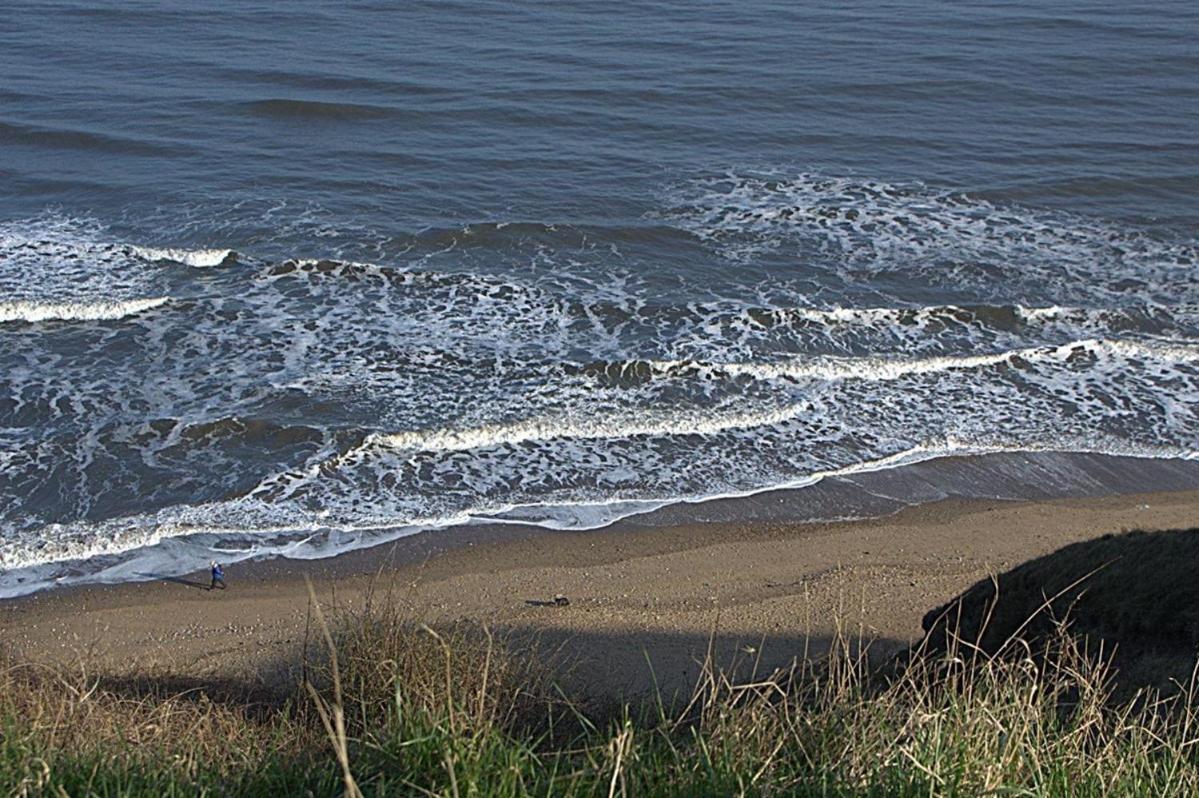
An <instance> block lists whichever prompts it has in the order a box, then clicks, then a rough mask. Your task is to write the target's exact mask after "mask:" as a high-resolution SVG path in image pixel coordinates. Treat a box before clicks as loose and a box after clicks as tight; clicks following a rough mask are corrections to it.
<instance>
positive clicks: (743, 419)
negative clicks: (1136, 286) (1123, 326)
mask: <svg viewBox="0 0 1199 798" xmlns="http://www.w3.org/2000/svg"><path fill="white" fill-rule="evenodd" d="M1079 350H1084V351H1090V352H1096V351H1103V350H1108V351H1112V352H1116V353H1118V354H1120V355H1121V356H1124V357H1148V358H1158V359H1161V358H1163V357H1165V358H1169V359H1171V360H1174V361H1182V362H1199V348H1195V347H1186V346H1166V345H1160V344H1152V345H1151V344H1142V343H1134V342H1129V341H1104V340H1098V339H1087V340H1082V341H1075V342H1072V343H1068V344H1063V345H1061V346H1057V347H1033V348H1028V349H1018V350H1013V351H1008V352H996V353H993V354H985V355H967V356H963V357H951V356H942V357H931V358H919V359H914V360H899V359H886V358H838V357H822V358H813V359H807V360H800V359H796V360H792V361H784V362H780V363H775V364H770V363H720V364H702V363H696V362H689V361H648V363H649V365H650V366H651V368H654V369H655V370H656V371H658V372H660V373H663V374H667V373H677V372H678V371H679V370H681V369H682V370H685V369H694V370H710V371H712V372H716V373H719V372H724V373H727V374H732V375H747V376H750V377H753V378H755V379H777V378H788V379H796V378H817V379H825V380H846V379H855V380H863V381H870V382H883V381H889V380H895V379H900V378H903V377H907V376H912V375H921V374H930V373H937V372H945V371H952V370H959V369H971V368H979V367H982V366H990V365H998V364H1001V363H1010V362H1011V361H1012V360H1013V359H1014V358H1021V359H1023V360H1026V361H1028V362H1030V363H1037V362H1052V361H1059V362H1060V361H1064V360H1066V359H1067V358H1068V357H1070V356H1071V355H1072V354H1074V353H1076V352H1078V351H1079ZM806 409H807V404H806V403H803V402H800V403H795V404H790V405H787V406H784V407H777V408H773V409H771V410H767V411H760V412H749V413H729V414H723V415H719V414H710V413H706V414H702V415H701V414H698V413H694V412H684V413H677V412H674V413H669V414H653V415H649V416H645V415H639V416H611V417H608V418H602V417H600V418H596V417H594V416H591V417H587V418H580V417H575V416H559V417H550V418H533V419H525V420H520V421H514V422H511V423H506V424H485V425H481V426H478V427H468V428H464V429H433V430H403V431H398V432H389V433H372V434H371V435H368V436H367V437H366V439H365V440H364V441H363V443H362V444H361V446H359V447H358V448H356V449H354V450H351V451H350V452H347V453H346V454H344V455H341V456H340V457H339V458H338V462H339V463H341V462H352V461H354V460H355V459H356V455H357V454H358V453H360V452H361V451H362V450H364V449H366V448H369V447H371V446H379V447H384V448H388V449H395V450H402V451H413V452H418V451H425V452H445V451H468V450H471V449H479V448H488V447H492V446H499V445H504V444H519V443H526V442H530V441H543V440H559V439H574V440H595V439H607V438H628V437H635V436H643V435H648V436H669V435H710V434H715V433H720V432H725V431H728V430H732V429H753V428H757V427H764V426H771V425H774V424H780V423H783V422H786V421H789V420H791V419H794V418H796V417H797V416H799V415H800V414H801V413H803V412H805V410H806Z"/></svg>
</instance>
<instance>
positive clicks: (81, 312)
mask: <svg viewBox="0 0 1199 798" xmlns="http://www.w3.org/2000/svg"><path fill="white" fill-rule="evenodd" d="M169 301H170V297H165V296H160V297H152V298H148V299H127V300H122V301H111V302H57V303H56V302H36V301H30V300H17V301H14V302H0V322H14V321H24V322H39V321H57V320H63V321H104V320H111V319H120V318H124V317H125V316H132V315H134V314H136V313H143V312H145V311H147V310H150V309H152V308H156V307H160V306H162V305H165V304H166V303H167V302H169Z"/></svg>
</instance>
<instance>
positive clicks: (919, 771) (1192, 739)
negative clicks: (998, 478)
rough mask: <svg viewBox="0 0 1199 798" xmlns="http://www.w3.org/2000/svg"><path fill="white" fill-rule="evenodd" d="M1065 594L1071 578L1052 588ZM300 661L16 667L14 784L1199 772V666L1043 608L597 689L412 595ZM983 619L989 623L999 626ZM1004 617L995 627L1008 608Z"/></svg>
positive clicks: (1142, 783) (1088, 779)
mask: <svg viewBox="0 0 1199 798" xmlns="http://www.w3.org/2000/svg"><path fill="white" fill-rule="evenodd" d="M1041 603H1042V605H1043V606H1042V608H1041V610H1042V611H1047V610H1046V608H1047V607H1051V605H1052V601H1042V602H1041ZM317 610H318V611H317V612H316V617H314V623H313V630H314V632H313V635H312V638H311V640H310V642H309V645H308V646H306V652H305V653H304V654H303V655H302V660H301V661H300V662H299V663H297V665H298V667H297V673H298V674H299V676H298V678H297V684H296V685H294V686H291V687H288V688H286V689H282V690H280V691H278V692H262V691H256V690H252V689H250V688H248V687H244V686H240V685H237V684H204V685H200V684H190V683H188V682H185V681H179V680H171V679H169V678H166V677H161V676H160V677H150V676H146V677H144V678H141V679H113V678H110V677H105V676H103V675H97V674H93V673H90V672H89V671H88V670H87V669H86V668H84V667H78V668H76V669H73V670H71V669H43V668H34V667H31V666H28V665H22V664H16V663H12V664H9V665H8V666H7V667H5V668H4V669H3V670H2V671H0V789H3V790H4V791H6V792H7V793H8V794H11V795H22V796H25V795H29V796H34V795H55V796H62V795H72V796H74V795H104V796H117V795H154V796H163V795H180V796H183V795H187V796H194V795H264V796H266V795H270V796H280V795H297V796H304V795H312V796H336V795H347V796H358V795H363V796H374V795H380V796H381V795H396V796H401V795H402V796H408V795H437V796H472V795H473V796H492V795H496V796H506V795H512V796H517V795H565V796H576V795H577V796H615V795H622V796H633V795H678V796H726V795H800V796H803V795H812V796H835V795H874V796H979V795H1068V796H1118V795H1129V796H1134V795H1135V796H1140V795H1179V796H1183V795H1195V794H1199V751H1197V748H1196V746H1197V745H1199V713H1197V712H1196V708H1197V707H1199V703H1197V701H1196V699H1197V698H1199V685H1197V684H1196V681H1195V678H1194V677H1193V676H1192V678H1190V679H1188V680H1184V681H1182V682H1181V683H1177V684H1175V685H1174V689H1173V690H1172V691H1171V692H1169V693H1168V694H1167V693H1163V692H1160V691H1158V690H1155V689H1141V690H1137V691H1134V692H1132V693H1131V694H1130V695H1127V696H1122V695H1121V694H1119V693H1117V692H1115V688H1116V686H1117V673H1116V672H1115V671H1114V670H1113V667H1112V660H1111V657H1110V656H1109V655H1108V654H1107V653H1105V652H1106V649H1104V648H1103V647H1100V646H1094V645H1092V644H1091V642H1090V641H1089V639H1088V638H1085V637H1082V636H1079V635H1077V634H1073V633H1072V630H1071V628H1070V627H1069V625H1067V624H1064V623H1055V622H1051V621H1050V622H1045V623H1048V626H1046V625H1045V623H1043V622H1042V621H1040V620H1038V621H1037V622H1036V624H1027V625H1025V627H1024V628H1033V626H1034V625H1035V626H1036V628H1037V629H1038V630H1039V631H1038V637H1037V639H1036V641H1035V644H1034V643H1033V642H1031V641H1029V640H1028V639H1026V638H1024V637H1021V636H1020V635H1009V636H1008V638H1007V639H1006V641H1005V642H1003V643H1002V644H997V645H995V646H992V647H990V648H988V649H984V648H983V647H981V646H978V645H976V644H975V640H977V639H979V637H974V638H971V639H963V637H962V636H960V635H957V636H955V635H953V634H952V633H944V630H943V629H942V632H943V637H944V640H943V641H942V640H938V641H937V645H936V646H931V647H929V648H927V649H918V650H916V651H914V652H911V654H910V655H909V656H906V657H904V658H903V659H902V660H896V661H893V662H891V663H889V664H888V665H886V666H885V667H877V666H871V665H870V664H869V663H868V661H867V659H866V657H865V656H864V655H863V654H862V653H861V652H860V651H859V647H858V646H856V645H853V644H852V642H853V641H848V640H842V641H840V643H839V644H838V645H835V646H834V647H833V650H832V653H831V654H830V655H829V656H828V657H827V658H826V659H825V660H822V661H821V662H819V663H813V662H801V663H799V664H797V665H796V666H795V667H794V668H792V669H790V670H787V671H784V672H776V673H772V674H769V675H765V676H752V677H750V678H749V679H747V680H746V681H743V682H735V681H733V680H732V679H731V678H729V677H728V676H726V675H724V674H722V673H721V672H720V671H719V670H718V669H716V668H715V667H712V663H711V662H708V663H706V665H707V666H706V667H705V668H704V671H703V676H702V678H701V679H700V680H699V682H698V684H697V685H696V686H695V691H694V695H693V697H692V699H691V701H690V702H689V703H688V704H686V705H685V706H680V707H677V708H674V709H671V710H668V709H667V708H666V707H663V706H661V705H659V704H655V703H653V702H650V703H648V704H647V705H645V706H624V707H620V708H618V709H616V710H615V711H604V712H602V713H600V712H598V711H596V710H589V709H588V706H589V705H588V704H587V703H585V702H583V701H581V700H579V697H577V696H568V695H564V694H562V693H561V691H560V690H559V689H558V688H557V687H556V686H555V684H554V682H553V681H552V679H551V677H552V675H553V673H554V672H555V671H554V669H553V668H547V667H546V665H545V663H544V662H543V661H540V660H538V659H535V658H534V656H533V655H522V654H517V653H514V649H513V648H511V647H509V646H506V645H505V642H504V641H502V640H496V639H494V638H493V637H491V636H490V635H489V634H488V633H487V632H486V630H479V629H473V630H472V629H468V628H462V627H459V628H451V629H442V630H436V631H435V630H431V629H428V628H425V627H421V626H419V625H417V624H413V623H412V622H410V619H409V616H408V615H407V614H406V613H405V611H404V610H403V609H402V608H401V607H400V606H399V605H398V604H396V603H393V602H390V601H381V602H377V603H375V604H374V605H373V606H369V607H368V608H367V609H364V610H362V611H360V612H358V613H355V614H351V613H345V612H343V613H337V614H335V615H334V617H331V618H329V619H325V618H324V617H323V616H322V615H320V613H319V608H317ZM976 631H977V630H976ZM982 631H983V635H982V636H983V637H985V631H986V630H985V628H984V629H983V630H982Z"/></svg>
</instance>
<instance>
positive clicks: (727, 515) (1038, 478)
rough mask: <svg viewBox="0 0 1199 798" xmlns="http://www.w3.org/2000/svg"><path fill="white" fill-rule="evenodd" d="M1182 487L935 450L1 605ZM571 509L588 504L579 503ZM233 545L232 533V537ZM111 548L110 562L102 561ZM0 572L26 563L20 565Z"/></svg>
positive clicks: (133, 569)
mask: <svg viewBox="0 0 1199 798" xmlns="http://www.w3.org/2000/svg"><path fill="white" fill-rule="evenodd" d="M1191 489H1199V460H1189V459H1184V458H1164V457H1163V458H1157V457H1145V456H1140V455H1118V454H1106V453H1102V454H1101V453H1094V452H1062V451H1052V450H1049V451H1044V450H1016V451H998V452H985V453H981V454H970V455H964V454H955V455H938V456H935V457H930V458H928V459H917V460H914V461H911V462H904V463H902V464H900V465H894V466H888V467H885V468H864V469H862V470H850V471H847V472H846V473H843V474H834V475H828V476H824V477H821V478H820V479H817V480H816V481H814V482H812V483H809V484H802V485H791V486H782V487H774V488H769V487H768V488H761V489H755V490H751V491H747V492H745V493H742V494H734V495H729V496H719V495H716V496H709V497H705V498H702V499H689V498H680V499H676V500H671V501H663V502H661V503H659V506H658V507H657V508H655V509H644V510H636V511H631V512H630V513H629V514H627V515H617V516H616V518H615V520H612V521H610V522H604V523H599V524H597V525H586V526H580V527H577V528H571V527H558V526H554V525H547V524H543V523H536V522H525V521H521V520H520V519H519V517H518V516H517V515H516V514H515V513H512V514H510V515H509V517H507V518H496V519H487V518H479V519H476V520H473V521H468V522H465V523H453V524H449V525H447V526H437V527H424V528H418V529H409V528H404V527H396V528H395V529H394V530H390V531H389V530H386V529H383V530H379V531H377V532H369V531H362V532H353V533H349V534H350V536H351V537H353V536H355V535H363V536H366V539H365V540H352V541H351V542H349V543H344V544H342V547H341V548H340V549H339V550H336V551H333V552H330V553H325V554H323V555H321V556H312V557H305V556H288V555H284V554H280V553H278V552H276V551H273V550H272V549H266V550H263V551H261V552H246V553H244V554H243V553H238V552H237V550H236V549H234V550H229V549H224V550H222V549H219V548H216V549H214V548H210V546H213V545H215V546H220V545H230V543H229V542H228V541H225V540H222V535H221V534H217V533H193V534H189V535H182V536H179V537H167V538H164V539H163V540H161V541H160V542H159V543H156V544H154V545H152V546H149V547H146V548H143V549H133V550H131V551H130V552H127V553H120V554H115V555H97V556H96V557H95V558H93V559H92V560H86V561H66V563H65V564H66V565H67V566H68V567H69V570H75V571H82V570H85V569H87V568H88V567H89V563H90V564H91V567H96V566H97V565H98V567H99V568H100V570H99V571H96V572H92V573H82V575H81V577H80V576H77V577H74V578H72V577H67V581H63V582H62V583H60V584H49V585H45V586H39V587H35V588H34V589H32V590H30V591H28V592H21V593H16V594H9V595H0V605H2V604H3V603H4V602H9V601H19V600H23V599H26V598H29V597H30V596H34V595H38V594H42V593H46V592H54V593H61V592H64V591H65V592H69V591H73V590H80V589H86V588H88V587H96V586H104V585H118V584H126V583H136V582H147V581H159V580H170V579H173V578H175V579H177V578H181V577H184V576H187V575H188V574H189V573H194V571H190V570H187V569H184V568H180V567H179V564H180V561H183V562H187V563H195V564H199V563H204V564H207V562H208V561H209V560H211V559H217V560H219V561H221V562H222V563H223V564H226V565H235V566H236V567H237V569H238V570H239V571H244V570H246V569H250V570H251V571H252V572H253V574H255V575H256V576H260V575H271V574H276V573H280V572H282V573H296V572H299V571H303V572H320V573H325V572H329V573H337V574H347V573H350V574H355V573H365V572H369V571H370V570H372V568H373V566H372V565H371V564H372V563H374V562H375V561H376V560H377V558H378V556H379V552H380V551H384V550H386V551H388V552H390V553H391V554H390V555H389V556H390V559H389V562H392V563H397V562H398V563H410V562H414V561H419V560H423V559H427V558H429V557H433V556H438V555H440V554H443V553H445V552H447V551H451V550H453V549H456V548H459V547H462V546H473V545H475V544H477V543H493V542H503V541H513V540H524V539H526V538H528V537H532V536H538V535H543V534H594V533H596V532H601V531H610V530H621V529H645V528H662V527H675V526H690V525H695V524H709V523H724V524H737V523H757V522H786V523H805V524H820V523H830V522H836V521H845V520H867V519H872V518H884V517H886V516H889V515H893V514H895V513H897V512H900V511H902V510H905V509H908V508H911V507H916V506H920V505H922V504H929V503H935V502H938V501H944V500H954V499H959V500H967V501H969V500H976V499H977V500H987V501H991V500H999V501H1040V500H1047V499H1059V498H1085V497H1099V496H1108V495H1128V494H1133V493H1145V492H1153V493H1156V492H1172V491H1180V490H1191ZM646 503H647V504H654V503H655V502H646ZM580 507H581V508H583V509H585V508H586V506H585V505H581V506H580ZM320 534H323V533H320ZM332 534H345V533H332ZM371 536H374V537H375V539H371ZM243 542H244V541H241V540H238V541H237V543H238V544H240V543H243ZM397 555H398V558H397ZM114 557H115V558H116V559H115V562H112V561H110V562H108V563H107V564H105V561H106V560H110V559H111V558H114ZM156 557H157V558H158V559H160V560H165V561H166V565H165V567H152V563H153V562H154V560H155V558H156ZM364 563H365V565H364ZM50 565H51V566H54V565H61V564H55V563H51V564H50ZM32 567H33V568H37V567H38V566H32ZM9 570H10V571H13V572H16V573H26V572H27V570H26V568H24V567H19V568H14V569H9ZM105 575H106V576H107V578H105Z"/></svg>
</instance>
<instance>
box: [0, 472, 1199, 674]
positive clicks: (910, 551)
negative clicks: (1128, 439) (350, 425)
mask: <svg viewBox="0 0 1199 798" xmlns="http://www.w3.org/2000/svg"><path fill="white" fill-rule="evenodd" d="M1196 518H1199V491H1177V492H1168V493H1138V494H1133V495H1123V496H1109V497H1102V498H1084V499H1059V500H1048V501H1024V502H1012V501H983V500H946V501H941V502H936V503H931V504H926V505H922V506H918V507H913V508H909V509H906V510H903V511H901V512H899V513H896V514H894V515H891V516H888V517H884V518H878V519H873V520H862V521H849V522H839V523H819V524H813V523H807V524H804V523H787V522H754V523H708V524H690V525H681V526H673V527H667V528H652V529H647V528H635V527H631V526H626V527H619V528H613V529H610V530H604V531H597V532H587V533H550V532H545V531H534V530H516V531H513V530H512V529H511V528H508V529H503V530H500V532H501V533H502V534H493V535H492V536H491V537H490V538H488V536H486V535H484V534H480V532H479V531H478V530H476V531H475V537H474V539H462V540H458V541H457V542H456V543H455V544H454V545H449V542H450V541H451V540H452V539H453V535H452V534H449V533H434V534H431V535H424V536H417V537H414V538H409V539H405V540H402V541H400V542H398V543H394V544H390V545H387V546H381V547H377V548H375V549H370V550H366V551H360V552H355V553H351V554H348V555H344V556H342V557H338V558H335V559H331V560H325V561H316V562H293V561H269V562H261V563H245V564H241V565H237V566H234V567H232V568H230V569H229V589H228V590H226V591H220V590H217V591H208V590H206V589H205V588H206V587H207V575H206V574H205V573H198V574H196V575H193V576H191V577H187V578H182V579H170V580H162V581H157V582H145V583H137V584H122V585H112V586H95V587H83V588H73V589H65V590H60V591H50V592H45V593H41V594H37V595H34V596H30V597H27V598H24V599H19V600H12V601H8V602H6V603H4V604H3V605H2V606H0V624H2V625H3V635H4V640H5V641H6V642H7V646H8V648H9V649H10V650H12V651H13V652H14V653H16V654H17V655H19V656H22V657H26V658H29V659H32V660H35V661H46V660H58V661H63V660H71V659H75V658H78V657H80V656H85V657H86V658H87V659H88V661H89V662H90V663H91V665H90V666H91V667H102V668H104V669H106V670H111V671H115V672H121V671H122V670H125V669H131V668H133V667H137V668H141V669H147V668H149V669H150V670H154V671H160V672H170V673H176V674H181V675H187V676H189V677H200V678H221V677H242V678H244V677H247V676H248V677H251V678H254V679H262V680H270V679H272V678H278V675H279V672H280V670H279V669H280V663H283V662H286V661H288V659H289V658H291V659H292V661H294V654H295V652H296V649H297V648H298V647H299V646H301V645H302V643H303V640H304V636H305V625H306V622H307V620H308V612H307V607H308V588H307V580H311V582H312V584H313V587H314V589H315V591H316V593H317V595H318V597H319V599H320V600H321V601H322V602H323V603H325V604H326V605H337V606H341V607H355V606H361V604H362V603H363V602H364V601H365V600H366V597H367V596H368V594H373V595H374V596H375V600H381V599H382V598H384V597H389V598H390V600H394V601H398V602H402V603H403V604H404V605H405V606H406V608H407V611H408V612H409V613H410V615H411V617H412V619H413V620H414V621H417V622H425V623H428V624H430V625H432V626H434V627H437V626H445V625H448V624H450V623H453V622H458V621H464V622H467V623H470V624H479V625H486V626H488V627H489V628H490V629H493V630H496V631H497V632H501V633H509V634H510V635H511V638H510V639H511V640H512V643H511V644H512V645H524V644H526V643H527V642H528V641H529V640H530V639H531V638H533V637H536V638H537V639H539V640H540V641H541V645H542V646H544V647H546V649H547V650H554V651H559V652H561V654H562V655H564V656H565V657H566V658H567V659H568V660H571V661H572V662H574V663H575V670H574V676H573V677H571V678H574V679H578V680H579V681H580V682H581V683H582V684H583V686H584V687H586V688H588V689H590V690H591V691H593V692H596V693H602V694H605V695H631V694H635V693H639V692H643V691H645V690H647V689H649V688H650V687H651V686H652V685H653V684H654V683H655V681H656V682H657V683H658V684H659V686H661V687H664V688H665V689H667V690H671V691H677V690H684V689H686V688H687V686H688V684H689V683H690V680H691V679H693V678H694V675H695V673H696V661H697V660H698V659H699V658H702V656H703V655H704V652H705V651H706V650H707V648H708V645H709V641H712V642H713V644H714V650H715V653H716V656H717V658H718V660H720V661H722V662H727V661H729V659H730V658H732V657H735V656H740V657H741V658H742V659H746V658H747V657H749V658H752V659H758V658H760V663H761V667H770V666H775V665H782V664H785V663H786V662H788V661H789V660H791V659H792V658H793V657H796V656H800V655H802V654H803V653H804V652H805V651H807V652H809V653H819V651H820V650H821V648H822V646H824V645H826V643H827V640H828V639H829V637H830V636H831V635H832V634H833V633H834V632H835V631H836V629H837V627H838V626H840V627H841V628H842V629H843V631H845V632H846V633H848V634H849V635H850V636H851V637H853V638H862V639H867V640H872V641H874V644H873V645H874V646H875V648H876V649H877V650H879V651H881V652H886V651H889V650H893V649H895V648H897V647H898V646H901V645H903V644H906V643H908V642H909V641H911V640H913V639H914V638H916V637H917V636H918V635H919V633H920V619H921V617H922V615H923V614H924V613H925V612H926V611H927V610H928V609H930V608H932V607H935V606H937V605H938V604H939V603H941V602H944V601H945V600H947V599H949V598H950V597H952V596H953V595H955V594H957V593H958V592H960V591H961V590H963V589H964V588H966V587H968V586H969V585H970V584H972V583H973V582H975V581H976V580H978V579H980V578H983V577H985V576H987V575H988V574H991V573H994V572H996V571H1001V570H1003V569H1006V568H1010V567H1011V566H1013V565H1015V564H1017V563H1019V562H1022V561H1025V560H1028V559H1031V558H1033V557H1036V556H1039V555H1041V554H1045V553H1047V552H1050V551H1052V550H1054V549H1057V548H1059V547H1061V546H1063V545H1066V544H1069V543H1072V542H1076V541H1081V540H1085V539H1088V538H1093V537H1098V536H1100V535H1103V534H1106V533H1110V532H1119V531H1122V530H1128V529H1146V530H1149V529H1169V528H1179V527H1188V526H1193V525H1194V524H1195V521H1196ZM485 531H486V530H484V532H485ZM439 534H440V535H441V537H440V538H439V537H438V535H439ZM497 538H499V539H497ZM558 595H562V596H566V597H567V598H568V599H569V605H568V606H554V605H553V604H552V600H553V598H554V597H555V596H558Z"/></svg>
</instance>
